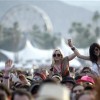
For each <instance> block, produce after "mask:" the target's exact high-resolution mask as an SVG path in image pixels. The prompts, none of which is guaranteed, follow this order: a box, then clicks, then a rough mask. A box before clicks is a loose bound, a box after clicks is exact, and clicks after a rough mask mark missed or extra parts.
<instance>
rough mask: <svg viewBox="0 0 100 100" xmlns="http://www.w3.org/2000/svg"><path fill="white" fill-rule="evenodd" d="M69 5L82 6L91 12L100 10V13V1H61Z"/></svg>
mask: <svg viewBox="0 0 100 100" xmlns="http://www.w3.org/2000/svg"><path fill="white" fill-rule="evenodd" d="M60 1H64V2H65V3H67V4H70V5H74V6H80V7H83V8H85V9H88V10H90V11H93V12H94V11H96V10H98V11H99V12H100V0H60Z"/></svg>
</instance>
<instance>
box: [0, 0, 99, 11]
mask: <svg viewBox="0 0 100 100" xmlns="http://www.w3.org/2000/svg"><path fill="white" fill-rule="evenodd" d="M0 1H16V0H0ZM17 1H20V0H17ZM21 1H28V0H21ZM29 1H33V0H29ZM34 1H35V0H34ZM40 1H42V0H40ZM43 1H47V0H43ZM48 1H54V0H48ZM59 1H63V2H65V3H67V4H70V5H74V6H80V7H83V8H85V9H88V10H90V11H93V12H94V11H96V10H98V11H99V12H100V0H59Z"/></svg>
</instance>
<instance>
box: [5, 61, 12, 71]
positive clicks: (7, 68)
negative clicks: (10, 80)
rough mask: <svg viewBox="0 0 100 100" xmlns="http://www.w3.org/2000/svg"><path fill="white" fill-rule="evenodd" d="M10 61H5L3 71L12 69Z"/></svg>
mask: <svg viewBox="0 0 100 100" xmlns="http://www.w3.org/2000/svg"><path fill="white" fill-rule="evenodd" d="M12 63H13V61H12V60H10V59H9V60H7V61H6V62H5V71H10V70H11V69H12V67H13V66H12Z"/></svg>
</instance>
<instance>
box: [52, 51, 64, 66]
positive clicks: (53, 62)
mask: <svg viewBox="0 0 100 100" xmlns="http://www.w3.org/2000/svg"><path fill="white" fill-rule="evenodd" d="M56 51H59V52H60V54H61V57H62V59H63V53H62V50H61V49H55V50H54V51H53V54H54V53H55V52H56ZM53 54H52V65H54V64H55V61H54V58H53Z"/></svg>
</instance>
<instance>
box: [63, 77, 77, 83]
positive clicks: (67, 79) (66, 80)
mask: <svg viewBox="0 0 100 100" xmlns="http://www.w3.org/2000/svg"><path fill="white" fill-rule="evenodd" d="M67 82H70V83H72V84H73V85H75V84H76V82H75V80H74V79H73V78H72V77H70V76H67V77H65V78H64V79H63V80H62V82H61V83H67Z"/></svg>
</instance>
